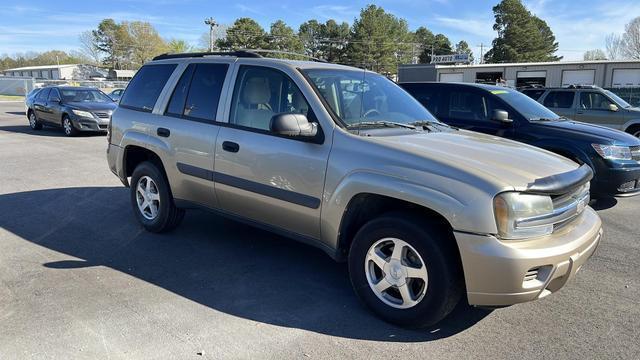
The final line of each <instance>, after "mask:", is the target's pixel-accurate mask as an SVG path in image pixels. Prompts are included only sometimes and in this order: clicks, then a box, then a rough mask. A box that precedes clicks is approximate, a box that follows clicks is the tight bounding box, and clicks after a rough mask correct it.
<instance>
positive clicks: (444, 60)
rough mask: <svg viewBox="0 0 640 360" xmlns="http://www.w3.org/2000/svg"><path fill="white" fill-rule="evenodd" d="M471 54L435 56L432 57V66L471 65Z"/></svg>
mask: <svg viewBox="0 0 640 360" xmlns="http://www.w3.org/2000/svg"><path fill="white" fill-rule="evenodd" d="M470 62H471V61H469V54H453V55H434V56H433V57H431V63H432V64H457V63H464V64H469V63H470Z"/></svg>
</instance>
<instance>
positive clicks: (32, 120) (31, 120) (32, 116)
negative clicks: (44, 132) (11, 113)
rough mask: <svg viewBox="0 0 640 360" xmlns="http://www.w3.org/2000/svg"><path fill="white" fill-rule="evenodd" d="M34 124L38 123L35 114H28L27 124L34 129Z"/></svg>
mask: <svg viewBox="0 0 640 360" xmlns="http://www.w3.org/2000/svg"><path fill="white" fill-rule="evenodd" d="M36 125H38V120H37V119H36V114H34V113H31V114H29V126H31V128H32V129H35V128H36Z"/></svg>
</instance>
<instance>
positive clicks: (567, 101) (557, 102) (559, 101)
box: [544, 91, 575, 109]
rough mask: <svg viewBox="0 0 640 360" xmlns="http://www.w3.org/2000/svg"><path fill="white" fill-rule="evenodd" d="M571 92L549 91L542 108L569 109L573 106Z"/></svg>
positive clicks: (572, 94) (573, 94)
mask: <svg viewBox="0 0 640 360" xmlns="http://www.w3.org/2000/svg"><path fill="white" fill-rule="evenodd" d="M574 97H575V93H574V92H573V91H551V92H550V93H549V94H547V97H545V98H544V106H546V107H549V108H558V109H569V108H571V106H573V98H574Z"/></svg>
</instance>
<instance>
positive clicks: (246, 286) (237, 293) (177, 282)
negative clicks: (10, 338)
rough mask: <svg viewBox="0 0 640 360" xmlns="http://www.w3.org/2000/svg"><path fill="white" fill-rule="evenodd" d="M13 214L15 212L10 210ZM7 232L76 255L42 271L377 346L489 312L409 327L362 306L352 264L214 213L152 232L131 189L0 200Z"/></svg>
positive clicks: (458, 313) (443, 330) (462, 325)
mask: <svg viewBox="0 0 640 360" xmlns="http://www.w3.org/2000/svg"><path fill="white" fill-rule="evenodd" d="M7 209H11V210H10V211H7ZM0 212H1V213H2V214H3V215H2V216H0V226H1V227H2V228H4V229H6V230H8V231H10V232H12V233H14V234H16V235H17V236H19V237H21V238H23V239H25V240H27V241H30V242H32V243H35V244H38V245H40V246H44V247H47V248H49V249H52V250H55V251H57V252H61V253H64V254H68V255H69V256H72V257H74V258H77V259H80V260H77V259H69V260H64V261H57V262H51V263H46V264H43V265H44V266H46V267H48V268H51V269H57V270H56V271H67V270H68V269H76V268H83V267H89V266H106V267H110V268H113V269H115V270H118V271H121V272H123V273H126V274H129V275H131V276H135V277H136V278H138V279H141V280H143V281H147V282H149V283H152V284H154V285H157V286H160V287H162V288H164V289H166V290H168V291H171V292H173V293H175V294H177V295H179V296H183V297H185V298H188V299H190V300H193V301H196V302H198V303H200V304H202V305H205V306H207V307H210V308H212V309H215V310H217V311H222V312H225V313H228V314H231V315H234V316H239V317H243V318H247V319H251V320H254V321H259V322H263V323H269V324H274V325H278V326H285V327H292V328H300V329H305V330H309V331H314V332H318V333H323V334H328V335H333V336H339V337H347V338H355V339H366V340H377V341H392V342H417V341H430V340H436V339H440V338H445V337H448V336H452V335H455V334H457V333H459V332H462V331H464V330H465V329H467V328H469V327H471V326H473V325H474V324H475V323H477V322H479V321H480V320H482V319H483V318H484V317H486V316H487V315H488V314H489V313H490V311H487V310H480V309H475V308H471V307H469V306H468V305H466V303H465V304H464V305H459V306H458V308H457V309H456V310H455V311H454V313H452V314H451V315H450V316H449V317H448V318H447V319H445V320H444V321H443V322H442V323H441V324H440V326H439V327H437V328H432V329H423V330H405V329H401V328H397V327H395V326H392V325H389V324H387V323H385V322H382V321H381V320H379V319H378V318H376V317H375V316H374V315H373V314H372V313H370V312H369V311H367V309H365V307H364V306H363V305H362V304H360V303H359V301H358V300H357V298H356V296H355V294H354V292H353V291H352V289H351V285H350V282H349V279H348V274H347V268H346V265H345V264H338V263H336V262H334V261H333V260H332V259H330V258H329V257H328V256H327V255H326V254H325V253H324V252H322V251H321V250H318V249H315V248H313V247H310V246H306V245H303V244H300V243H297V242H294V241H292V240H288V239H284V238H281V237H279V236H277V235H273V234H271V233H268V232H264V231H261V230H258V229H255V228H251V227H249V226H246V225H243V224H240V223H237V222H234V221H231V220H227V219H225V218H222V217H219V216H217V215H213V214H210V213H206V212H200V211H189V212H188V213H187V216H186V218H185V221H184V222H183V224H182V226H180V227H179V228H178V229H177V230H176V231H174V232H173V233H171V234H163V235H158V234H152V233H148V232H146V231H144V230H143V229H142V227H141V226H139V225H138V223H137V222H136V221H135V219H134V217H133V214H132V213H131V207H130V204H129V196H128V190H127V189H125V188H122V187H82V188H63V189H49V190H38V191H29V192H22V193H14V194H5V195H0Z"/></svg>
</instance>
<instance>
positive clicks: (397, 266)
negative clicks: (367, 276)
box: [384, 259, 407, 286]
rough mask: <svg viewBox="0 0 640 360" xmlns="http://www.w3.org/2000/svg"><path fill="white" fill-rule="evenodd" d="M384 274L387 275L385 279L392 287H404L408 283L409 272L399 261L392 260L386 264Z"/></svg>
mask: <svg viewBox="0 0 640 360" xmlns="http://www.w3.org/2000/svg"><path fill="white" fill-rule="evenodd" d="M384 272H385V274H386V276H385V279H386V280H387V281H388V282H389V284H391V285H395V286H402V285H404V284H405V283H406V282H407V270H406V268H405V266H404V265H402V263H401V262H400V261H399V260H395V259H391V261H389V263H387V264H386V266H385V269H384Z"/></svg>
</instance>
